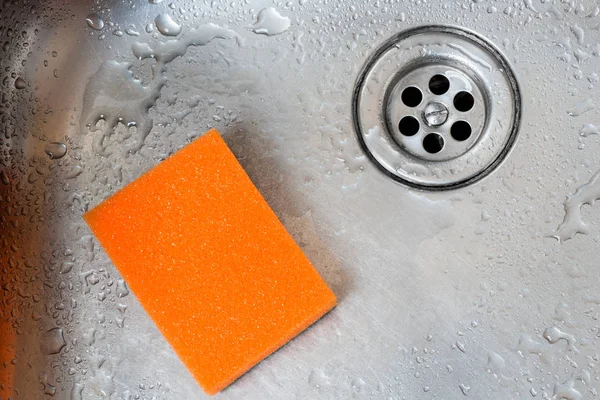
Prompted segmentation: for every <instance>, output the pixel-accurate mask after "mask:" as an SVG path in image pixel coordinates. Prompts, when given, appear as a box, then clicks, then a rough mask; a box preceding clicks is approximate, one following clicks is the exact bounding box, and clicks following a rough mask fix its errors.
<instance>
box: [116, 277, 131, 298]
mask: <svg viewBox="0 0 600 400" xmlns="http://www.w3.org/2000/svg"><path fill="white" fill-rule="evenodd" d="M128 294H129V289H128V288H127V284H126V283H125V281H124V280H123V279H119V280H118V281H117V297H125V296H127V295H128Z"/></svg>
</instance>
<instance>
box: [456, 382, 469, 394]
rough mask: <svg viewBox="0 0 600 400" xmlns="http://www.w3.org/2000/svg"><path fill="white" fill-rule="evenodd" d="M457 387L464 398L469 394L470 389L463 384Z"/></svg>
mask: <svg viewBox="0 0 600 400" xmlns="http://www.w3.org/2000/svg"><path fill="white" fill-rule="evenodd" d="M458 387H459V388H460V391H461V392H462V394H464V395H465V396H467V395H468V394H469V390H471V387H470V386H467V385H465V384H464V383H461V384H460V385H458Z"/></svg>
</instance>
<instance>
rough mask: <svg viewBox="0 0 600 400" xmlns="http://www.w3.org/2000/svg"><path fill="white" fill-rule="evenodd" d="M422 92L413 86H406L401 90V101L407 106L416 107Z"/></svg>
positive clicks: (421, 98) (419, 102) (421, 97)
mask: <svg viewBox="0 0 600 400" xmlns="http://www.w3.org/2000/svg"><path fill="white" fill-rule="evenodd" d="M422 100H423V93H421V91H420V90H419V88H416V87H414V86H411V87H407V88H406V89H404V91H403V92H402V102H403V103H404V104H405V105H406V106H408V107H416V106H418V105H419V104H421V101H422Z"/></svg>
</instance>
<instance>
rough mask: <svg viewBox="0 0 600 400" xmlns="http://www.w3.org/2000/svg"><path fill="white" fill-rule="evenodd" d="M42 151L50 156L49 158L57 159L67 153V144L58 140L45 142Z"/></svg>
mask: <svg viewBox="0 0 600 400" xmlns="http://www.w3.org/2000/svg"><path fill="white" fill-rule="evenodd" d="M44 152H45V153H46V154H47V155H48V157H50V159H51V160H57V159H59V158H62V157H64V156H65V154H67V146H66V145H65V144H64V143H60V142H51V143H48V144H46V147H44Z"/></svg>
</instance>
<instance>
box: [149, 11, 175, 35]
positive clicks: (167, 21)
mask: <svg viewBox="0 0 600 400" xmlns="http://www.w3.org/2000/svg"><path fill="white" fill-rule="evenodd" d="M154 23H155V24H156V28H157V29H158V31H159V32H160V33H162V34H163V35H165V36H177V35H179V33H180V32H181V25H179V24H178V23H177V22H175V21H174V20H173V18H171V16H170V15H169V14H160V15H159V16H158V17H156V19H155V20H154Z"/></svg>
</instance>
